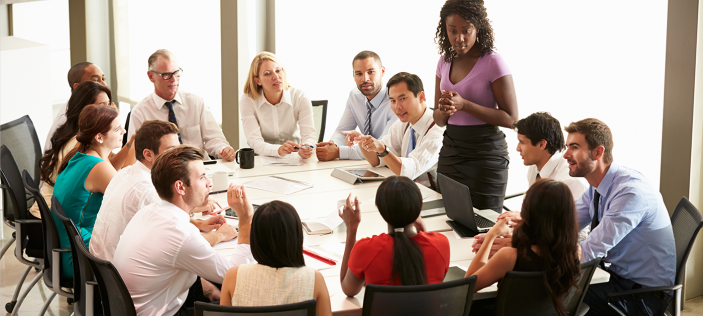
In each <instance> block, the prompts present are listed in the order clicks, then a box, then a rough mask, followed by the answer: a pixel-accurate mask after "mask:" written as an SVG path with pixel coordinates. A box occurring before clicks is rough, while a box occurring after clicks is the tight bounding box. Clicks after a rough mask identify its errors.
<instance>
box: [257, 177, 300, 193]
mask: <svg viewBox="0 0 703 316" xmlns="http://www.w3.org/2000/svg"><path fill="white" fill-rule="evenodd" d="M244 186H245V187H249V188H254V189H259V190H264V191H269V192H273V193H278V194H293V193H295V192H299V191H302V190H305V189H309V188H312V184H309V183H305V182H302V181H296V180H291V179H286V178H282V177H277V176H268V177H263V178H259V179H256V180H253V181H249V182H247V183H244Z"/></svg>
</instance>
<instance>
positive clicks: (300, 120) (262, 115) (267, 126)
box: [239, 87, 317, 157]
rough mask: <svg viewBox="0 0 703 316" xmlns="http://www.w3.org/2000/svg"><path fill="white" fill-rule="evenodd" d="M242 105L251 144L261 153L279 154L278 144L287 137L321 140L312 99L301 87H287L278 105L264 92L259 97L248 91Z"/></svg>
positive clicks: (310, 141)
mask: <svg viewBox="0 0 703 316" xmlns="http://www.w3.org/2000/svg"><path fill="white" fill-rule="evenodd" d="M239 109H240V111H241V115H242V126H243V127H244V133H245V134H246V137H247V144H249V147H251V148H253V149H254V152H255V153H257V154H259V155H265V156H274V157H278V156H279V155H278V148H279V147H281V146H280V145H281V144H283V143H285V142H286V141H292V142H294V143H298V144H310V145H314V144H316V143H317V135H316V133H315V122H314V120H313V114H312V102H310V99H309V98H308V97H306V96H305V94H304V93H303V91H301V90H298V89H296V88H293V87H290V88H288V89H285V90H283V97H281V101H280V102H279V103H278V104H275V105H274V104H271V103H269V102H268V100H266V97H264V95H263V93H262V95H261V96H260V97H259V98H258V99H256V100H254V99H252V98H251V97H250V96H248V95H246V94H245V95H243V96H242V99H241V100H240V101H239Z"/></svg>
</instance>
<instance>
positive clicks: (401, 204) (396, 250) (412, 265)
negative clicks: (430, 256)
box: [376, 176, 427, 285]
mask: <svg viewBox="0 0 703 316" xmlns="http://www.w3.org/2000/svg"><path fill="white" fill-rule="evenodd" d="M376 207H378V211H379V212H380V213H381V216H382V217H383V219H384V220H385V221H386V222H387V223H388V224H389V225H390V226H391V227H393V228H402V227H405V226H407V225H410V224H412V223H413V222H414V221H415V220H416V219H417V218H418V217H419V216H420V210H421V209H422V194H421V193H420V189H419V188H418V187H417V185H416V184H415V183H414V182H413V181H412V180H410V179H409V178H406V177H399V176H392V177H389V178H388V179H386V180H385V181H383V183H381V185H380V186H379V187H378V191H377V192H376ZM390 235H391V236H393V239H394V241H395V243H394V245H393V269H392V273H391V277H392V278H394V279H395V278H398V279H399V280H400V284H401V285H421V284H426V283H427V274H426V272H425V258H424V256H423V254H422V249H420V247H419V246H418V245H417V244H415V243H414V242H413V241H412V240H410V239H409V238H408V237H407V236H406V235H405V233H403V232H391V233H390Z"/></svg>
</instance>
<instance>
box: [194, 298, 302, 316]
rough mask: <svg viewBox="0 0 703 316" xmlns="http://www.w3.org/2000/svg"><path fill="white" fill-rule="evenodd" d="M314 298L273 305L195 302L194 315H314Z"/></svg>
mask: <svg viewBox="0 0 703 316" xmlns="http://www.w3.org/2000/svg"><path fill="white" fill-rule="evenodd" d="M315 306H316V302H315V300H309V301H305V302H299V303H293V304H285V305H275V306H253V307H245V306H220V305H216V304H210V303H204V302H195V316H225V315H231V316H246V315H271V316H273V315H275V316H315V308H316V307H315Z"/></svg>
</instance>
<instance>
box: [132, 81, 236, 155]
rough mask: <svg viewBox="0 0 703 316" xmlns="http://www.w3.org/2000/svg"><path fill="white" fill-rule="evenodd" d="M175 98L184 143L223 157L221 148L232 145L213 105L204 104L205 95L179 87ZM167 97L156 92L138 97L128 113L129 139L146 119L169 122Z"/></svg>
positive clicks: (174, 108) (174, 107)
mask: <svg viewBox="0 0 703 316" xmlns="http://www.w3.org/2000/svg"><path fill="white" fill-rule="evenodd" d="M173 99H174V100H176V102H174V105H173V112H174V113H175V114H176V121H178V129H179V132H180V135H181V140H182V141H183V143H184V144H188V145H193V146H195V147H198V148H200V149H204V150H205V151H206V152H207V153H208V154H210V156H213V157H215V158H222V157H220V156H219V154H218V152H219V151H220V150H222V149H223V148H225V147H227V146H229V143H228V142H227V139H226V138H225V135H224V134H222V130H221V129H220V126H219V125H218V124H217V121H215V117H214V116H213V115H212V112H210V108H209V107H207V106H205V102H203V98H201V97H200V96H198V95H195V94H193V93H190V92H185V91H178V93H176V97H175V98H173ZM168 101H171V100H164V99H162V98H161V97H159V96H158V95H156V93H155V92H152V93H151V94H150V95H148V96H147V97H146V98H144V100H141V101H139V103H137V105H135V106H134V108H133V109H132V114H131V115H130V117H129V130H128V131H127V133H128V135H127V139H130V138H131V137H132V135H133V134H134V133H136V132H137V130H138V129H139V128H140V127H142V124H143V123H144V121H148V120H161V121H166V122H168V107H166V106H165V105H164V103H166V102H168Z"/></svg>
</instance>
